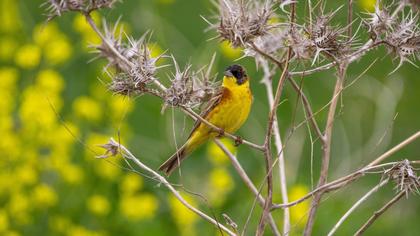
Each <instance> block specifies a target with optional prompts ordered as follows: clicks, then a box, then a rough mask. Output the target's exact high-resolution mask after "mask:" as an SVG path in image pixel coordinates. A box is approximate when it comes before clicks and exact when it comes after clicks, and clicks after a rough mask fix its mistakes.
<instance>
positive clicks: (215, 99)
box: [188, 87, 227, 138]
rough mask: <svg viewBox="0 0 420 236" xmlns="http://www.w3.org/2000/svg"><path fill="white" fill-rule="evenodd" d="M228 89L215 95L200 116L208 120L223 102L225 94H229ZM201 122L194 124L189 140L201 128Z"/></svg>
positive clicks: (197, 121)
mask: <svg viewBox="0 0 420 236" xmlns="http://www.w3.org/2000/svg"><path fill="white" fill-rule="evenodd" d="M225 90H226V89H225V88H223V87H221V88H220V89H219V90H218V91H216V93H215V94H214V95H213V97H212V98H210V100H209V101H208V103H207V105H206V107H205V108H204V109H203V111H202V112H201V113H200V116H201V117H202V118H204V119H207V115H208V114H209V113H210V112H211V111H212V110H213V109H214V108H215V107H216V106H217V105H219V103H220V101H222V97H223V93H225V92H227V91H225ZM200 124H201V121H200V120H199V119H197V120H196V121H195V123H194V126H193V129H192V130H191V133H190V135H188V138H190V137H191V136H192V134H193V133H194V132H195V130H196V129H197V128H198V127H199V126H200Z"/></svg>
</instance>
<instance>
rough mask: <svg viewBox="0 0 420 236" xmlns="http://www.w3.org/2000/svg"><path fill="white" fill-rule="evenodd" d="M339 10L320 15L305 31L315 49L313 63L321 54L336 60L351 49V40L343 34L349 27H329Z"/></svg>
mask: <svg viewBox="0 0 420 236" xmlns="http://www.w3.org/2000/svg"><path fill="white" fill-rule="evenodd" d="M339 10H340V8H339V9H337V10H336V11H334V12H331V13H329V14H320V15H319V16H317V17H316V18H315V20H314V21H313V23H312V24H310V25H309V26H308V27H306V29H305V31H306V32H307V33H308V34H309V38H310V40H311V42H312V46H313V48H314V49H315V50H314V51H315V56H314V59H313V62H314V63H315V61H316V60H317V59H318V58H319V55H320V54H321V53H323V54H324V55H327V56H329V57H332V58H333V59H338V58H340V57H343V56H345V55H347V53H348V52H349V49H350V48H351V44H352V39H348V38H347V37H346V36H345V35H344V34H343V33H344V32H345V31H346V30H347V27H349V26H347V27H343V28H340V27H333V26H331V20H332V18H333V17H334V16H335V14H336V13H337V12H338V11H339ZM295 38H298V37H295Z"/></svg>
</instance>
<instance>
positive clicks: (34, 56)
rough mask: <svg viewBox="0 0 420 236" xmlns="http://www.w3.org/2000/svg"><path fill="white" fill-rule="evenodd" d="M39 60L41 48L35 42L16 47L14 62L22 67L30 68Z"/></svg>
mask: <svg viewBox="0 0 420 236" xmlns="http://www.w3.org/2000/svg"><path fill="white" fill-rule="evenodd" d="M40 61H41V49H40V48H39V47H38V46H37V45H35V44H26V45H23V46H22V47H20V48H19V49H18V51H17V52H16V55H15V63H16V64H17V65H18V66H20V67H22V68H24V69H32V68H34V67H36V66H38V65H39V62H40Z"/></svg>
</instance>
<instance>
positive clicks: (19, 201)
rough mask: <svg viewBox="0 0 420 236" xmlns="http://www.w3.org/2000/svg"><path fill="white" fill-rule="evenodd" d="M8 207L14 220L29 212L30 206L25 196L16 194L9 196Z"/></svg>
mask: <svg viewBox="0 0 420 236" xmlns="http://www.w3.org/2000/svg"><path fill="white" fill-rule="evenodd" d="M8 207H9V211H10V215H11V216H13V217H14V218H15V217H17V218H21V217H19V216H22V213H27V212H28V211H29V209H30V204H29V200H28V198H27V197H26V196H24V195H23V194H21V193H19V192H17V193H14V194H12V195H11V197H10V200H9V204H8Z"/></svg>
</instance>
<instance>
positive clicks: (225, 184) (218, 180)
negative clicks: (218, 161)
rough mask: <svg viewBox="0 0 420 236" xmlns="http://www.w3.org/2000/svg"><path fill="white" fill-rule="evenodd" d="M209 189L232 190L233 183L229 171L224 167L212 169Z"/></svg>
mask: <svg viewBox="0 0 420 236" xmlns="http://www.w3.org/2000/svg"><path fill="white" fill-rule="evenodd" d="M210 185H211V187H210V189H212V190H215V191H218V190H224V191H230V190H232V188H233V186H234V183H233V180H232V178H231V177H230V175H229V172H228V171H227V170H226V169H224V168H217V169H213V170H212V171H211V173H210Z"/></svg>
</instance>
